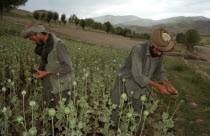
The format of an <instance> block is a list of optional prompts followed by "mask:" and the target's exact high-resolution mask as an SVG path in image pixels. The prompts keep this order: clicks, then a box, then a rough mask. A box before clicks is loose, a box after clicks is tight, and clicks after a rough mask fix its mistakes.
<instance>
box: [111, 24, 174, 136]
mask: <svg viewBox="0 0 210 136" xmlns="http://www.w3.org/2000/svg"><path fill="white" fill-rule="evenodd" d="M175 45H176V43H175V41H174V40H173V36H172V34H170V33H169V32H168V31H167V30H165V29H162V28H160V29H157V30H155V31H154V32H153V33H152V35H151V37H150V42H149V43H140V44H137V45H136V46H134V47H133V49H132V50H131V52H130V54H129V56H128V57H127V58H126V60H125V64H124V67H123V68H122V69H121V70H120V71H119V72H118V77H117V78H116V83H115V86H114V91H113V92H112V96H111V100H112V103H113V104H117V105H120V96H121V94H122V93H126V94H127V95H128V96H129V97H130V99H132V106H133V108H134V110H135V112H137V113H139V114H140V111H141V101H140V99H139V98H140V96H141V95H144V94H146V92H147V88H146V86H147V85H150V86H152V87H154V88H156V89H157V91H158V92H159V93H161V94H165V95H178V91H177V90H176V89H175V88H174V87H173V86H172V84H171V83H170V82H169V81H168V80H167V78H166V75H165V73H166V71H165V69H164V66H163V62H162V61H163V55H162V54H163V52H168V51H171V50H172V49H174V48H175ZM153 78H154V79H155V80H156V81H153V80H152V79H153ZM122 79H124V83H123V81H122ZM118 112H119V108H117V109H116V110H115V111H114V112H113V114H112V120H113V121H114V122H115V125H117V124H118V118H119V117H118ZM137 135H139V131H138V132H137Z"/></svg>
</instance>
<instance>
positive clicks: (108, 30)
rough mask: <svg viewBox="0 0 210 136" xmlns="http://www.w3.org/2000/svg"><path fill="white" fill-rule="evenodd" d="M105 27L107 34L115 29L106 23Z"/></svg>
mask: <svg viewBox="0 0 210 136" xmlns="http://www.w3.org/2000/svg"><path fill="white" fill-rule="evenodd" d="M104 26H105V31H106V32H107V34H108V33H109V32H110V31H111V29H112V27H113V26H112V24H111V23H110V22H105V23H104Z"/></svg>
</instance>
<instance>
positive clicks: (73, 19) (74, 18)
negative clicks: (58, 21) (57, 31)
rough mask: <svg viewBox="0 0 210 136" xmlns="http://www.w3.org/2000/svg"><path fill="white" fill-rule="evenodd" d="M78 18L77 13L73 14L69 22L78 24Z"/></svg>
mask: <svg viewBox="0 0 210 136" xmlns="http://www.w3.org/2000/svg"><path fill="white" fill-rule="evenodd" d="M77 19H78V17H77V16H76V15H75V14H73V15H71V16H70V18H69V20H68V21H69V23H75V24H76V20H77Z"/></svg>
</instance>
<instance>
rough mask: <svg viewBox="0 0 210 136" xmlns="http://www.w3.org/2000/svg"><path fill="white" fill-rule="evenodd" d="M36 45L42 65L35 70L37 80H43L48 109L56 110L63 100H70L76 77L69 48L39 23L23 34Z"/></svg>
mask: <svg viewBox="0 0 210 136" xmlns="http://www.w3.org/2000/svg"><path fill="white" fill-rule="evenodd" d="M21 36H22V37H23V38H25V39H26V38H29V39H30V40H31V41H32V42H33V44H36V48H35V53H36V54H37V55H39V56H40V57H41V64H40V65H39V66H37V68H36V70H35V78H38V79H42V80H43V100H44V101H45V102H46V104H47V106H48V107H52V108H55V106H56V105H57V104H58V101H59V100H60V99H61V98H68V92H69V91H70V90H71V87H72V84H73V82H75V75H74V72H73V67H72V62H71V59H70V56H69V54H68V52H67V48H66V46H65V44H64V43H63V42H62V40H61V39H59V38H57V37H56V36H55V35H53V34H50V33H47V32H46V31H45V27H44V26H43V25H41V24H39V23H32V25H30V26H29V27H28V28H27V29H26V30H24V31H22V32H21Z"/></svg>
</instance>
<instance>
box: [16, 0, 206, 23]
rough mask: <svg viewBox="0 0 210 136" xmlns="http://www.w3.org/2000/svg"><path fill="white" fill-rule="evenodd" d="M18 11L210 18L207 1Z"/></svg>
mask: <svg viewBox="0 0 210 136" xmlns="http://www.w3.org/2000/svg"><path fill="white" fill-rule="evenodd" d="M19 8H20V9H24V10H28V11H32V12H33V11H35V10H41V9H45V10H50V11H57V12H58V13H59V14H62V13H64V14H66V16H67V18H69V17H70V15H72V14H76V15H77V16H78V17H79V18H91V17H98V16H104V15H117V16H118V15H120V16H123V15H134V16H138V17H141V18H146V19H153V20H159V19H165V18H169V17H174V16H205V17H207V18H210V0H28V2H27V3H26V4H25V6H21V7H19Z"/></svg>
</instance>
